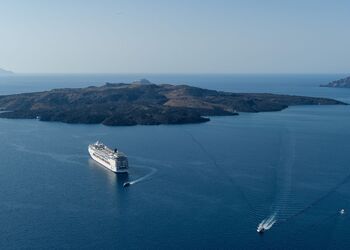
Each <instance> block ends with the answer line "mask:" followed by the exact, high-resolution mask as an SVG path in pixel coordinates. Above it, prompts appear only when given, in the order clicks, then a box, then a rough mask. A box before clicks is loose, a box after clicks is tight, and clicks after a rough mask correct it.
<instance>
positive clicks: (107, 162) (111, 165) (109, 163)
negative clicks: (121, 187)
mask: <svg viewBox="0 0 350 250" xmlns="http://www.w3.org/2000/svg"><path fill="white" fill-rule="evenodd" d="M89 154H90V156H91V158H92V159H93V160H94V161H96V162H97V163H99V164H100V165H102V166H104V167H105V168H107V169H109V170H111V171H113V172H114V173H127V172H128V170H127V169H118V168H117V161H116V160H113V159H106V158H103V157H102V156H101V155H100V154H99V153H98V152H96V151H95V150H94V149H93V148H91V147H89Z"/></svg>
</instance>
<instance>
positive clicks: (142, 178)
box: [129, 167, 157, 185]
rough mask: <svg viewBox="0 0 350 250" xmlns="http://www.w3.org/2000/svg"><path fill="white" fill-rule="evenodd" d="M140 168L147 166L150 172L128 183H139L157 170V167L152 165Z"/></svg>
mask: <svg viewBox="0 0 350 250" xmlns="http://www.w3.org/2000/svg"><path fill="white" fill-rule="evenodd" d="M142 168H148V169H150V170H151V172H149V173H148V174H146V175H144V176H142V177H140V178H138V179H136V180H134V181H130V182H129V184H130V185H134V184H136V183H139V182H140V181H143V180H146V179H147V178H149V177H151V176H152V175H154V174H155V173H156V172H157V169H155V168H153V167H142Z"/></svg>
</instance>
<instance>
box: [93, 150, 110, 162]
mask: <svg viewBox="0 0 350 250" xmlns="http://www.w3.org/2000/svg"><path fill="white" fill-rule="evenodd" d="M93 154H94V156H96V157H97V158H99V159H100V160H101V161H104V162H105V163H108V164H110V163H109V161H107V160H105V159H103V158H102V157H101V156H99V155H97V154H95V153H93Z"/></svg>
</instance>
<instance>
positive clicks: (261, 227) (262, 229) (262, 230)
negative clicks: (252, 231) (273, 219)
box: [256, 224, 265, 234]
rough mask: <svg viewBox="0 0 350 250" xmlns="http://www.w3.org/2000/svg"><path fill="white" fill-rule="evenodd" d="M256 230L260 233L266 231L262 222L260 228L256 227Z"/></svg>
mask: <svg viewBox="0 0 350 250" xmlns="http://www.w3.org/2000/svg"><path fill="white" fill-rule="evenodd" d="M256 231H257V232H258V233H259V234H262V233H264V232H265V228H264V226H263V225H261V224H260V225H259V226H258V229H256Z"/></svg>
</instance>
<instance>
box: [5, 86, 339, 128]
mask: <svg viewBox="0 0 350 250" xmlns="http://www.w3.org/2000/svg"><path fill="white" fill-rule="evenodd" d="M335 104H345V103H342V102H340V101H336V100H333V99H327V98H315V97H303V96H290V95H277V94H263V93H261V94H251V93H249V94H248V93H229V92H222V91H215V90H208V89H203V88H198V87H192V86H188V85H170V84H160V85H157V84H153V83H151V82H149V81H148V80H146V79H142V80H140V81H136V82H133V83H129V84H127V83H106V84H105V85H103V86H100V87H94V86H91V87H87V88H63V89H53V90H50V91H44V92H35V93H24V94H15V95H6V96H0V110H1V111H2V112H1V113H0V117H1V118H13V119H16V118H17V119H40V120H41V121H59V122H65V123H84V124H100V123H102V124H104V125H110V126H118V125H137V124H143V125H156V124H186V123H200V122H206V121H209V118H208V116H232V115H237V114H238V112H267V111H279V110H283V109H285V108H287V107H288V106H291V105H335Z"/></svg>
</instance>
